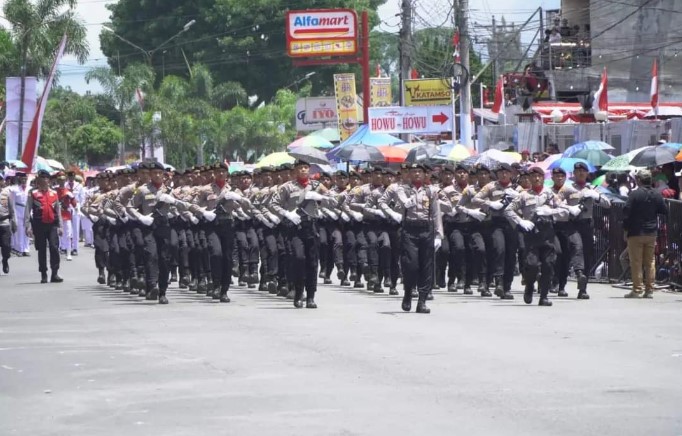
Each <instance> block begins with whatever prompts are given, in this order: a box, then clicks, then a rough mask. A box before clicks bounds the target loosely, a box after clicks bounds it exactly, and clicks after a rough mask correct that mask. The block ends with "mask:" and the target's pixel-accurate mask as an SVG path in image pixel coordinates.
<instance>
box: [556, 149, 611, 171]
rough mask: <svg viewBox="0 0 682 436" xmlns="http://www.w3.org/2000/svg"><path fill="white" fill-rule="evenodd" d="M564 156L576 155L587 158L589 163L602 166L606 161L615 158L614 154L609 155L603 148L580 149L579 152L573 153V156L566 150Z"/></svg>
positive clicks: (576, 156)
mask: <svg viewBox="0 0 682 436" xmlns="http://www.w3.org/2000/svg"><path fill="white" fill-rule="evenodd" d="M564 157H575V158H578V159H585V160H586V161H588V162H589V163H591V164H592V165H594V166H596V167H600V166H602V165H604V164H605V163H606V162H608V161H610V160H611V159H613V156H609V155H608V154H606V153H605V152H603V151H601V150H589V149H584V150H580V151H578V152H575V153H573V155H571V156H568V155H567V154H566V153H565V152H564Z"/></svg>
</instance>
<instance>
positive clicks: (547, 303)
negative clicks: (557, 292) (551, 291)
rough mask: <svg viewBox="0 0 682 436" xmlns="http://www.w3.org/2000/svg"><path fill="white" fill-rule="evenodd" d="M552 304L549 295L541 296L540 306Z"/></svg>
mask: <svg viewBox="0 0 682 436" xmlns="http://www.w3.org/2000/svg"><path fill="white" fill-rule="evenodd" d="M551 305H552V302H551V301H549V299H548V298H547V297H540V301H539V302H538V306H547V307H550V306H551Z"/></svg>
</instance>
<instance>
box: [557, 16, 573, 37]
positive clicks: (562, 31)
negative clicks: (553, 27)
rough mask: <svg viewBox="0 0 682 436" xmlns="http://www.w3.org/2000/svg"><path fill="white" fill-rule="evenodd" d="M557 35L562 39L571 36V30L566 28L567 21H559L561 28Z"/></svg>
mask: <svg viewBox="0 0 682 436" xmlns="http://www.w3.org/2000/svg"><path fill="white" fill-rule="evenodd" d="M559 34H560V35H561V37H562V38H569V37H570V36H571V28H570V27H569V26H568V19H566V18H564V19H563V20H561V27H559Z"/></svg>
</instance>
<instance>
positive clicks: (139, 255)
mask: <svg viewBox="0 0 682 436" xmlns="http://www.w3.org/2000/svg"><path fill="white" fill-rule="evenodd" d="M143 227H144V225H142V224H139V223H133V224H132V225H131V227H130V237H131V239H132V241H133V253H134V257H135V260H134V261H135V270H136V273H137V277H138V278H142V276H143V275H144V235H143V234H142V228H143Z"/></svg>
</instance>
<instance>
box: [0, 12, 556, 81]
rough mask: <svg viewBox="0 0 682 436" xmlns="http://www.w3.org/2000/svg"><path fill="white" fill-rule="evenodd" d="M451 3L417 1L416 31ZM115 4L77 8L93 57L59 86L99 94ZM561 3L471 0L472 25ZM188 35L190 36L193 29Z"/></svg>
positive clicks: (64, 68) (443, 15)
mask: <svg viewBox="0 0 682 436" xmlns="http://www.w3.org/2000/svg"><path fill="white" fill-rule="evenodd" d="M451 2H452V0H414V3H415V5H416V8H415V11H416V13H415V18H414V22H415V26H416V27H417V28H420V27H426V26H439V25H442V24H443V23H446V24H449V23H451V18H452V17H451V15H448V14H449V12H450V11H451ZM4 3H5V0H0V5H4ZM109 3H116V2H115V1H111V0H80V1H79V3H78V6H77V13H78V15H79V16H80V17H81V18H82V19H83V21H85V23H86V26H87V29H88V43H89V45H90V57H89V59H88V61H87V63H86V64H85V65H79V64H78V63H77V62H76V60H75V58H73V57H70V56H65V57H64V58H63V59H62V61H61V63H60V65H59V70H60V73H61V77H60V81H59V83H60V85H62V86H68V87H71V89H73V90H74V91H76V92H79V93H81V94H83V93H85V92H86V91H90V92H93V93H97V92H99V91H100V88H99V86H98V85H97V84H96V83H90V84H86V83H85V79H84V75H85V73H86V72H87V71H88V70H89V69H90V68H93V67H95V66H100V65H106V58H105V57H104V55H103V54H102V51H101V49H100V44H99V34H100V32H101V31H102V24H103V23H105V22H107V21H108V19H109V11H108V10H107V9H106V5H107V4H109ZM400 3H401V0H388V1H387V2H386V3H385V4H384V5H383V6H381V7H380V8H379V17H380V19H381V20H382V23H381V25H380V27H381V29H382V30H385V31H388V32H398V29H399V26H400V17H399V16H397V15H399V14H400ZM560 3H561V0H469V7H470V19H469V20H470V24H472V25H474V27H473V29H474V31H475V32H476V33H477V34H478V35H480V37H481V38H484V37H485V36H487V33H486V31H485V30H483V29H480V28H478V27H477V26H475V24H479V25H487V24H490V22H491V17H492V16H493V15H495V16H496V18H501V16H503V15H504V16H505V18H506V20H507V23H511V22H515V23H519V24H521V23H523V22H524V21H525V20H526V19H527V18H528V17H529V16H530V15H531V14H532V13H533V12H534V11H535V9H537V8H538V7H542V8H544V9H556V8H559V5H560ZM0 24H2V25H3V26H6V25H7V22H6V21H5V20H4V19H2V17H1V16H0ZM187 35H188V36H189V35H191V29H190V30H189V31H188V33H187Z"/></svg>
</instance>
